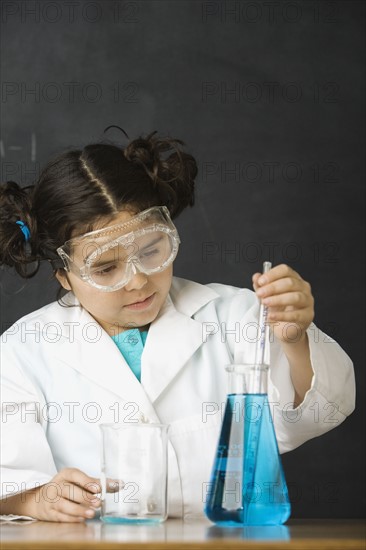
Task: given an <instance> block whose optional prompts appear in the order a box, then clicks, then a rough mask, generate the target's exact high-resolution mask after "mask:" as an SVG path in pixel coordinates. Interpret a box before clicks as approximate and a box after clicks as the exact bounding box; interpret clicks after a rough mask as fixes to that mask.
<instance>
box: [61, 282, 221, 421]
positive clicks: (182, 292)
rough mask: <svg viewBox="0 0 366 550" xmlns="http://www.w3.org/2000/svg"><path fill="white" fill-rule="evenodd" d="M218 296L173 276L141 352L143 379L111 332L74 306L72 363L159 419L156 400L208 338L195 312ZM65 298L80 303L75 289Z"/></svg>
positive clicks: (91, 377)
mask: <svg viewBox="0 0 366 550" xmlns="http://www.w3.org/2000/svg"><path fill="white" fill-rule="evenodd" d="M218 296H219V294H218V293H217V292H215V291H214V290H213V289H211V288H209V287H207V286H205V285H201V284H199V283H195V282H193V281H188V280H186V279H181V278H178V277H173V280H172V286H171V289H170V293H169V294H168V296H167V299H166V301H165V304H164V306H163V307H162V309H161V310H160V312H159V315H158V317H157V318H156V319H155V321H154V322H153V323H152V324H151V326H150V328H149V333H148V336H147V340H146V343H145V348H144V351H143V353H142V356H141V384H140V383H139V382H138V380H137V379H136V377H135V375H134V374H133V373H132V371H131V369H130V368H129V366H128V364H127V362H126V361H125V359H124V358H123V356H122V354H121V353H120V351H119V350H118V348H117V346H116V345H115V343H114V342H113V340H112V339H111V337H110V336H109V335H108V334H107V332H105V331H104V330H103V329H102V328H101V327H100V325H99V324H98V323H96V321H95V320H94V318H93V317H92V316H91V315H90V314H89V313H88V312H87V311H86V310H85V309H83V308H81V307H76V308H73V310H74V314H73V317H74V320H77V321H78V322H77V323H76V330H75V344H79V346H78V347H76V348H75V347H73V353H72V355H71V357H69V361H68V364H69V365H70V366H72V367H73V368H74V369H76V370H78V371H79V372H81V373H82V374H83V375H84V376H87V377H88V378H90V379H92V380H93V381H94V382H96V383H97V384H99V385H101V386H103V387H105V388H107V389H109V390H110V391H112V392H113V393H115V394H118V395H119V396H120V397H122V398H123V399H124V400H125V401H127V402H130V403H136V404H137V405H138V407H139V410H140V411H141V412H142V413H143V415H144V416H145V417H148V418H149V420H150V421H159V419H158V418H157V416H156V413H155V411H154V408H153V405H152V404H153V402H154V401H156V400H157V398H158V397H159V396H160V395H161V394H162V392H163V391H164V390H165V389H166V388H167V387H168V386H169V384H170V383H171V382H172V380H173V379H174V378H175V377H176V376H177V374H178V372H179V371H180V370H181V369H182V367H183V366H184V365H185V364H186V362H187V361H188V360H189V358H190V357H191V356H192V355H193V354H194V353H195V352H196V351H197V349H198V348H199V347H200V346H201V345H202V343H203V325H202V323H200V322H198V321H196V320H194V319H192V315H194V314H195V313H196V312H197V311H198V310H199V309H200V308H201V307H203V306H204V305H206V304H207V303H208V302H210V301H211V300H214V299H215V298H217V297H218ZM63 300H64V301H65V302H66V303H68V304H70V305H71V304H74V305H76V306H78V305H79V304H78V301H77V299H76V298H75V296H74V295H73V294H72V293H69V294H68V295H67V296H65V297H64V299H63ZM93 325H94V327H93ZM86 326H88V327H89V330H88V332H89V335H90V336H88V334H87V332H86V330H85V328H86ZM93 329H94V331H93ZM93 334H95V337H93Z"/></svg>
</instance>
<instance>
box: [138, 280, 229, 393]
mask: <svg viewBox="0 0 366 550" xmlns="http://www.w3.org/2000/svg"><path fill="white" fill-rule="evenodd" d="M218 296H219V294H217V292H215V291H214V290H212V289H211V288H209V287H206V286H204V285H201V284H199V283H195V282H193V281H187V280H184V279H180V278H178V277H174V278H173V283H172V286H171V290H170V293H169V295H168V297H167V299H166V302H165V304H164V306H163V308H162V309H161V311H160V313H159V315H158V317H157V318H156V319H155V321H154V322H153V323H152V324H151V326H150V328H149V334H148V337H147V340H146V343H145V349H144V351H143V354H142V358H141V372H142V377H141V383H142V385H143V387H144V389H145V391H146V393H147V394H148V396H149V398H150V400H151V401H152V402H154V401H156V400H157V399H158V397H159V396H160V395H161V394H162V392H163V391H164V390H165V389H166V388H167V387H168V386H169V384H170V383H171V382H172V380H173V379H174V378H175V377H176V376H177V374H178V373H179V371H180V370H181V369H182V367H183V366H184V365H185V364H186V363H187V361H188V360H189V358H190V357H192V355H193V354H194V353H195V352H196V351H197V349H198V348H199V347H200V346H201V345H202V343H203V325H202V323H200V322H199V321H196V320H195V319H192V315H194V314H195V313H196V312H197V311H198V310H199V309H200V308H201V307H203V306H204V305H206V304H207V303H208V302H210V301H211V300H214V299H215V298H217V297H218Z"/></svg>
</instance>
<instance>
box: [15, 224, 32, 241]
mask: <svg viewBox="0 0 366 550" xmlns="http://www.w3.org/2000/svg"><path fill="white" fill-rule="evenodd" d="M15 223H16V224H17V225H19V227H20V229H21V230H22V233H23V235H24V239H25V242H26V243H27V242H28V241H29V239H30V236H31V234H30V231H29V227H28V226H27V225H25V223H24V222H22V221H18V222H15Z"/></svg>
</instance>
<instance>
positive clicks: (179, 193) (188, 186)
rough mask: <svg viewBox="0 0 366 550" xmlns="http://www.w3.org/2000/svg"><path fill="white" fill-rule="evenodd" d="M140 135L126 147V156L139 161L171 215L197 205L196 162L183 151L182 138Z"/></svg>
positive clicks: (135, 162) (136, 162)
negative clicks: (195, 195)
mask: <svg viewBox="0 0 366 550" xmlns="http://www.w3.org/2000/svg"><path fill="white" fill-rule="evenodd" d="M156 133H157V132H156V131H155V132H152V133H151V134H149V135H148V136H147V137H146V138H143V137H139V138H138V139H135V140H133V141H131V143H129V145H128V146H127V147H126V148H125V149H124V150H123V152H124V156H125V157H126V159H127V160H129V161H130V162H132V163H133V164H139V165H140V166H141V167H142V168H143V169H144V171H145V172H146V173H147V174H148V176H149V177H150V179H151V181H152V182H153V184H154V185H155V186H156V188H158V190H159V194H160V197H161V204H167V206H168V208H169V210H170V213H171V215H172V217H176V216H178V214H179V213H180V212H181V211H182V210H183V209H184V208H186V206H188V205H189V206H193V204H194V179H195V177H196V176H197V164H196V161H195V159H194V157H192V155H189V154H187V153H185V152H183V151H182V150H181V146H183V145H184V142H183V141H181V140H180V139H171V138H158V137H154V135H155V134H156Z"/></svg>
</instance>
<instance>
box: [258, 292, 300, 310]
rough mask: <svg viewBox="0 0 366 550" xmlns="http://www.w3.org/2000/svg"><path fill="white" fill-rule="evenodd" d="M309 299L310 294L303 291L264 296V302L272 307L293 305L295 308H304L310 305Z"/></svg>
mask: <svg viewBox="0 0 366 550" xmlns="http://www.w3.org/2000/svg"><path fill="white" fill-rule="evenodd" d="M309 301H310V300H309V296H306V295H305V294H304V293H303V292H286V293H284V294H278V295H277V296H270V297H267V298H263V300H262V303H263V304H264V305H265V306H270V307H271V308H272V307H284V306H293V307H294V308H295V309H303V308H305V307H309V305H310V304H309Z"/></svg>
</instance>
